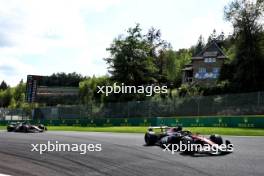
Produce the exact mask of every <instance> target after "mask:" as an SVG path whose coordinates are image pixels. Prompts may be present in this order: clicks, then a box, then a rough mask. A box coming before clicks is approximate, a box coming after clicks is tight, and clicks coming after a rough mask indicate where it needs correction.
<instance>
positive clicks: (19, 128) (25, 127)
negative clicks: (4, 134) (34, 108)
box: [7, 122, 47, 133]
mask: <svg viewBox="0 0 264 176" xmlns="http://www.w3.org/2000/svg"><path fill="white" fill-rule="evenodd" d="M7 131H8V132H23V133H42V132H44V131H47V127H45V126H44V125H43V124H38V125H32V124H30V123H28V122H12V123H10V124H8V125H7Z"/></svg>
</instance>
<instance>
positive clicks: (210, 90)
mask: <svg viewBox="0 0 264 176" xmlns="http://www.w3.org/2000/svg"><path fill="white" fill-rule="evenodd" d="M263 12H264V1H263V0H257V1H256V2H252V1H248V0H234V1H232V2H231V3H230V4H228V5H227V6H226V7H225V9H224V17H225V19H226V21H227V22H230V23H232V25H233V28H234V30H233V34H232V35H228V36H226V35H225V34H224V33H223V32H221V31H220V32H219V31H218V32H217V31H216V30H215V29H212V34H211V35H210V36H209V37H208V39H204V38H203V36H200V37H199V38H198V40H197V42H196V44H195V45H193V46H191V47H190V48H184V49H179V50H177V51H175V50H174V49H173V47H172V46H171V44H170V43H168V42H167V41H166V40H164V39H163V38H162V33H161V30H159V29H155V28H150V29H149V30H148V31H147V33H143V32H142V29H141V27H140V24H136V25H135V26H134V27H131V28H129V29H128V30H127V33H126V34H123V35H119V36H118V37H117V38H115V39H114V40H113V42H112V43H111V45H110V46H109V47H108V48H107V49H106V50H107V51H108V52H109V53H110V56H109V57H107V58H104V60H105V62H106V63H107V64H108V74H107V75H105V76H101V77H95V76H93V77H84V76H82V75H80V74H77V73H69V74H66V73H56V74H53V75H51V76H50V77H49V78H47V79H45V80H43V81H42V83H41V84H45V85H56V86H79V89H80V93H79V96H80V103H81V104H89V103H93V102H96V103H103V102H116V101H133V100H137V101H138V100H146V99H147V98H148V99H169V98H173V97H175V96H193V95H214V94H223V93H237V92H253V91H263V90H264V72H263V68H264V43H263V42H264V40H263V37H264V31H263ZM212 41H215V42H217V43H218V45H219V46H220V47H221V48H222V50H223V51H224V52H225V54H226V55H227V56H228V59H227V60H226V61H225V63H224V65H223V66H222V68H221V72H220V77H219V80H218V83H217V85H216V86H214V87H200V86H195V85H191V86H190V85H184V84H182V83H181V79H182V69H183V67H184V66H185V65H186V64H189V63H190V62H191V57H192V56H194V55H196V54H197V53H199V52H200V51H202V49H203V48H205V47H206V46H207V45H208V44H210V42H212ZM194 43H195V42H194ZM115 82H117V83H125V84H126V85H135V86H137V85H153V84H154V85H160V86H161V85H166V86H167V87H168V89H169V91H168V94H165V95H164V94H162V95H154V96H153V97H146V96H144V95H137V94H115V95H110V96H108V97H106V96H105V95H104V94H98V93H97V86H103V85H112V84H113V83H115ZM25 89H26V87H25V83H24V82H23V81H21V82H20V83H19V84H18V85H17V86H16V87H13V88H11V87H9V86H8V85H7V84H6V83H5V81H3V82H2V83H1V85H0V106H1V107H11V108H12V107H26V108H28V107H30V106H38V104H33V105H32V104H30V105H29V104H27V103H25Z"/></svg>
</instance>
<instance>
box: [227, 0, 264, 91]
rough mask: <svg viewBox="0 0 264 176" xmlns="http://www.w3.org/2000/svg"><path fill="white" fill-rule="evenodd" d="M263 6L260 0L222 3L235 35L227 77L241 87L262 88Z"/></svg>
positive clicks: (243, 88)
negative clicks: (232, 56)
mask: <svg viewBox="0 0 264 176" xmlns="http://www.w3.org/2000/svg"><path fill="white" fill-rule="evenodd" d="M263 7H264V2H263V0H257V1H256V2H255V3H254V2H253V1H249V0H234V1H233V2H231V3H230V4H229V5H228V6H227V7H225V18H226V20H227V21H230V22H231V23H232V24H233V27H234V34H233V37H234V39H235V40H234V41H235V51H234V54H235V56H234V60H233V61H232V62H231V64H230V65H229V66H228V67H230V69H232V71H231V70H230V71H228V70H227V72H229V73H230V74H231V75H229V77H230V78H228V79H229V81H230V82H231V84H232V85H233V86H234V87H236V88H239V89H240V90H242V91H256V90H263V89H264V81H263V78H264V73H263V67H264V52H263V28H262V27H263V24H262V21H261V18H262V17H263ZM228 67H227V68H228ZM233 68H234V69H233ZM223 74H224V73H223Z"/></svg>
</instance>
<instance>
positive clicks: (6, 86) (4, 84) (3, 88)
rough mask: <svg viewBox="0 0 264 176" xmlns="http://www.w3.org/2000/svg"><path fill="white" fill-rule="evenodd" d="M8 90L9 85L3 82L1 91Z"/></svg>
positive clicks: (0, 86) (0, 87) (0, 85)
mask: <svg viewBox="0 0 264 176" xmlns="http://www.w3.org/2000/svg"><path fill="white" fill-rule="evenodd" d="M7 88H8V85H7V84H6V82H5V81H2V82H1V84H0V90H6V89H7Z"/></svg>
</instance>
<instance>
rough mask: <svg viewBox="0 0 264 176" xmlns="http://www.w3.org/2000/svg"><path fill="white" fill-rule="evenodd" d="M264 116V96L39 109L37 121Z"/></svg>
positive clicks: (256, 94)
mask: <svg viewBox="0 0 264 176" xmlns="http://www.w3.org/2000/svg"><path fill="white" fill-rule="evenodd" d="M237 115H264V92H254V93H244V94H229V95H216V96H197V97H184V98H172V99H158V100H149V101H131V102H117V103H105V104H95V103H93V104H89V105H85V106H84V105H76V106H60V107H45V108H36V109H35V110H34V113H33V116H34V117H33V118H34V119H53V120H55V119H59V120H63V119H65V120H67V119H88V118H152V117H175V116H237Z"/></svg>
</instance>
